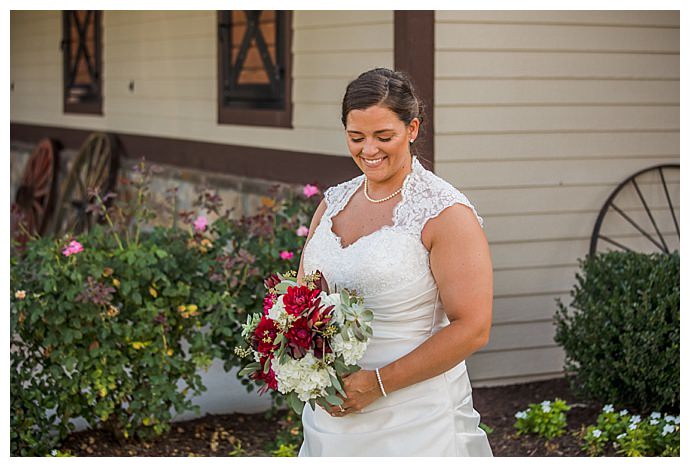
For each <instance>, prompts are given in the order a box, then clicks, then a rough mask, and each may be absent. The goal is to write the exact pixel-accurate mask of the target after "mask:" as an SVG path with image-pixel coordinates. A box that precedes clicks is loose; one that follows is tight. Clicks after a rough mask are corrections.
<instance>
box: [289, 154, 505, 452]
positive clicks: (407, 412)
mask: <svg viewBox="0 0 690 467" xmlns="http://www.w3.org/2000/svg"><path fill="white" fill-rule="evenodd" d="M363 180H364V175H360V176H358V177H356V178H353V179H352V180H349V181H347V182H344V183H341V184H339V185H336V186H334V187H331V188H329V189H328V190H326V192H325V193H324V196H325V199H326V204H327V208H326V211H325V213H324V214H323V217H322V218H321V221H320V223H319V225H318V227H317V228H316V229H315V231H314V235H313V236H312V238H311V239H310V241H309V242H308V244H307V245H306V247H305V249H304V253H303V267H304V272H305V273H306V274H309V273H312V272H314V271H315V270H320V271H321V272H322V273H323V275H324V277H325V278H326V280H327V281H328V283H329V284H335V285H337V286H338V288H344V287H347V288H349V289H353V290H356V291H357V292H358V293H359V294H360V295H362V296H363V297H364V304H365V306H366V307H367V308H369V309H371V310H373V312H374V321H373V322H372V329H373V337H372V338H371V339H370V341H369V345H368V347H367V350H366V352H365V354H364V356H363V357H362V359H361V360H360V361H359V362H358V364H359V366H360V367H362V368H363V369H366V370H373V369H375V368H377V367H379V368H381V367H383V366H386V365H387V364H388V363H390V362H392V361H394V360H397V359H398V358H400V357H402V356H404V355H405V354H407V353H409V352H411V351H412V350H414V349H415V348H416V347H417V346H419V345H420V344H421V343H422V342H424V341H425V340H426V339H428V338H429V336H431V335H432V334H434V333H436V332H437V331H439V330H440V329H441V328H443V327H444V326H446V325H448V324H449V321H448V318H447V317H446V315H445V313H444V310H443V305H442V303H441V302H440V300H439V294H438V289H437V287H436V282H435V281H434V278H433V276H432V274H431V269H430V267H429V254H428V251H427V250H426V248H425V247H424V245H423V244H422V240H421V232H422V228H423V227H424V224H425V223H426V221H427V220H429V219H431V218H433V217H435V216H437V215H438V214H440V213H441V211H443V210H444V209H445V208H447V207H449V206H451V205H453V204H456V203H461V204H465V205H467V206H469V207H471V208H472V211H473V212H474V213H475V215H476V216H477V220H478V221H479V222H480V224H481V225H482V227H483V220H482V218H481V217H479V215H477V212H476V210H475V209H474V207H473V206H472V205H471V204H470V202H469V201H468V199H467V197H465V195H463V194H462V193H460V192H459V191H458V190H456V189H455V188H454V187H453V186H452V185H450V184H449V183H448V182H446V181H444V180H442V179H441V178H439V177H437V176H436V175H435V174H433V173H432V172H430V171H428V170H426V169H425V168H424V167H422V165H421V164H420V163H419V161H418V160H417V158H416V157H415V158H414V160H413V162H412V171H411V173H410V174H408V175H407V177H406V178H405V181H404V183H403V189H402V199H401V200H400V201H399V203H398V205H397V206H396V207H395V210H394V215H393V225H390V226H384V227H383V228H381V229H380V230H377V231H375V232H373V233H371V234H369V235H365V236H363V237H361V238H359V239H358V240H357V241H355V242H354V243H353V244H351V245H348V246H346V247H343V246H342V244H341V240H340V238H339V237H338V236H337V235H336V234H335V233H334V232H333V230H332V221H331V218H332V217H334V216H335V215H336V214H338V213H339V212H340V211H341V210H342V209H343V208H344V207H345V206H346V205H347V203H348V201H349V200H350V197H351V196H352V195H353V194H354V193H355V191H357V189H358V188H359V186H360V185H361V184H362V182H363ZM459 241H461V240H460V239H459ZM384 385H385V382H384ZM302 424H303V427H304V443H303V444H302V446H301V448H300V451H299V456H491V455H492V452H491V447H490V446H489V442H488V439H487V436H486V433H485V432H484V431H483V430H482V429H481V428H479V413H477V411H476V410H474V407H473V404H472V388H471V386H470V381H469V378H468V375H467V369H466V367H465V362H464V361H463V362H461V363H460V364H458V365H457V366H455V367H453V368H451V369H450V370H448V371H446V372H445V373H442V374H440V375H438V376H435V377H433V378H430V379H427V380H425V381H421V382H419V383H416V384H413V385H411V386H407V387H405V388H403V389H400V390H398V391H394V392H391V393H390V394H388V397H381V398H379V399H377V400H376V401H375V402H373V403H372V404H370V405H368V406H367V407H365V408H364V410H362V412H361V413H353V414H348V415H346V416H344V417H332V416H331V415H329V414H328V413H327V412H326V411H325V410H323V409H322V408H321V407H319V406H318V405H317V406H316V408H315V409H314V410H312V408H311V407H310V405H309V404H306V405H305V407H304V412H303V413H302Z"/></svg>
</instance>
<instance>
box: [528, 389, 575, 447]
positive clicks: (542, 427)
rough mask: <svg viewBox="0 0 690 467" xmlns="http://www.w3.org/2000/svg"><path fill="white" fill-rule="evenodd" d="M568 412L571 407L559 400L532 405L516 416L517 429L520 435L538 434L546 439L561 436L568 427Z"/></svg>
mask: <svg viewBox="0 0 690 467" xmlns="http://www.w3.org/2000/svg"><path fill="white" fill-rule="evenodd" d="M568 410H570V406H569V405H568V404H566V402H565V401H564V400H562V399H558V398H557V399H556V400H554V401H553V402H551V401H548V400H545V401H543V402H542V403H540V404H530V405H529V408H528V409H527V410H524V411H520V412H518V413H516V414H515V418H517V421H516V422H515V428H516V430H517V433H518V434H520V435H523V434H536V435H538V436H541V437H543V438H546V439H552V438H555V437H556V436H561V435H563V434H564V433H565V428H566V426H567V422H566V417H565V413H566V412H567V411H568Z"/></svg>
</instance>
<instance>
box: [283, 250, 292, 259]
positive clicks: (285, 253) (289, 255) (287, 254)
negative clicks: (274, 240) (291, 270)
mask: <svg viewBox="0 0 690 467" xmlns="http://www.w3.org/2000/svg"><path fill="white" fill-rule="evenodd" d="M293 256H295V254H294V253H293V252H291V251H281V252H280V259H284V260H290V259H292V257H293Z"/></svg>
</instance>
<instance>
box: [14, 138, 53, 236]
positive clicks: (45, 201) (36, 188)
mask: <svg viewBox="0 0 690 467" xmlns="http://www.w3.org/2000/svg"><path fill="white" fill-rule="evenodd" d="M56 167H57V145H56V143H55V142H54V141H52V140H50V139H48V138H45V139H42V140H41V141H39V142H38V144H37V145H36V147H35V148H34V150H33V152H32V153H31V156H29V160H28V161H27V162H26V166H25V168H24V173H23V174H22V181H21V183H20V185H19V188H18V189H17V192H16V194H15V206H14V208H13V209H14V210H15V211H16V213H17V214H18V217H19V222H21V223H22V225H23V227H24V229H26V231H27V232H29V233H30V234H31V235H36V234H39V235H41V234H43V232H44V230H45V227H46V224H47V221H48V219H49V217H50V214H51V210H52V209H53V205H54V199H55V185H56V183H55V178H56V175H57V171H56ZM13 232H14V233H15V238H16V239H17V240H18V241H19V242H20V243H24V242H25V241H26V240H28V237H27V235H26V233H24V231H23V230H22V229H21V228H19V226H18V225H15V226H13Z"/></svg>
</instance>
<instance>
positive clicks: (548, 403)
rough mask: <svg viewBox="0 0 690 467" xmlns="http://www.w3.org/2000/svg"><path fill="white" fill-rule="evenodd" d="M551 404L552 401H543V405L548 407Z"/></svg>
mask: <svg viewBox="0 0 690 467" xmlns="http://www.w3.org/2000/svg"><path fill="white" fill-rule="evenodd" d="M550 405H551V401H542V403H541V406H542V407H548V406H550Z"/></svg>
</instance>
